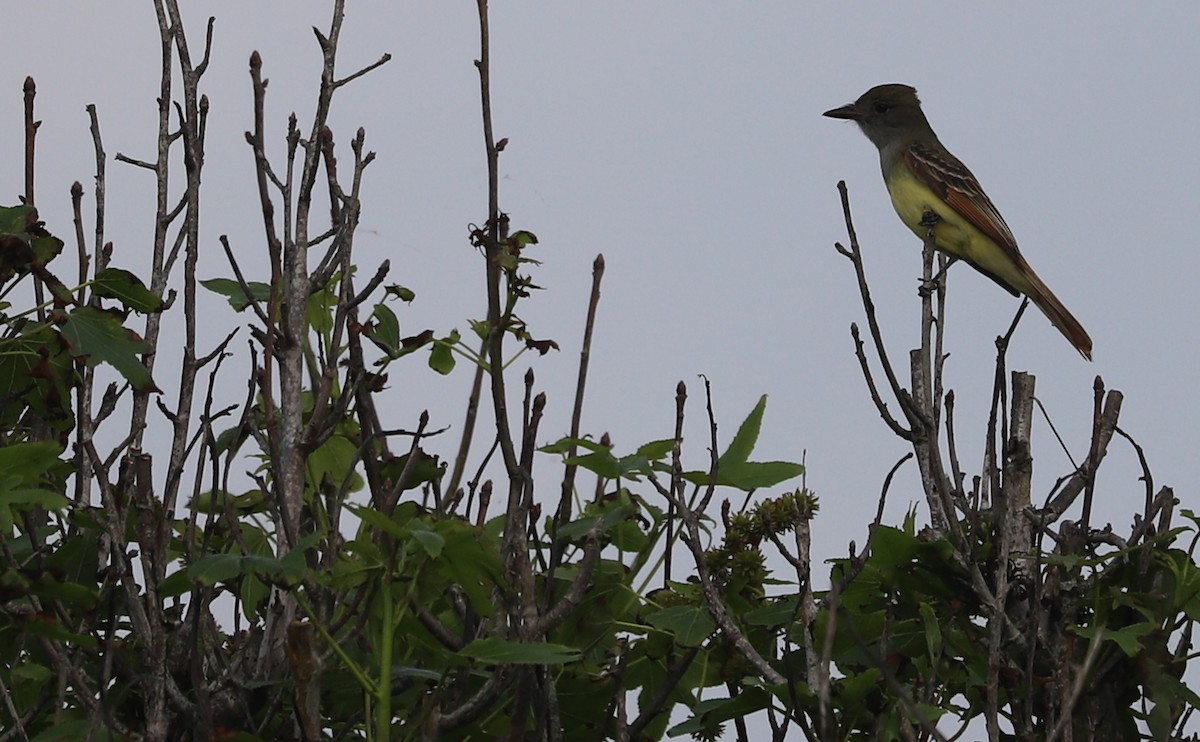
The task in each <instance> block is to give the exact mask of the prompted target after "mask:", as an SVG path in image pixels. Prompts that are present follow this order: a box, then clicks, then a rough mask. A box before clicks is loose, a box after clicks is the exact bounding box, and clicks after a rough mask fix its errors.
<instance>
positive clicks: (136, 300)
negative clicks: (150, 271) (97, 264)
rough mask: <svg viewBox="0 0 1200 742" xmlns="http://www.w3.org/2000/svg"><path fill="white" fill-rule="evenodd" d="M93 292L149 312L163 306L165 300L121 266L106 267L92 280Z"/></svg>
mask: <svg viewBox="0 0 1200 742" xmlns="http://www.w3.org/2000/svg"><path fill="white" fill-rule="evenodd" d="M92 292H93V293H94V294H95V295H96V296H99V297H103V298H105V299H116V300H117V301H119V302H121V304H123V305H124V306H125V308H126V309H132V310H133V311H135V312H141V313H142V314H149V313H150V312H157V311H159V310H161V309H162V308H163V300H162V299H160V298H159V297H157V296H155V295H154V292H153V291H151V290H150V289H148V288H146V285H145V284H143V283H142V281H141V279H139V278H138V277H137V276H135V275H133V274H132V273H130V272H129V271H126V270H121V269H120V268H105V269H104V270H102V271H100V273H99V274H98V275H97V276H96V277H95V278H94V279H93V280H92Z"/></svg>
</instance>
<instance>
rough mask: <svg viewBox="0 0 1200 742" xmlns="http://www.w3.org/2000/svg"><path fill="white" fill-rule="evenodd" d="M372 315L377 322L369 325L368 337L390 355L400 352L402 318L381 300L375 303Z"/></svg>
mask: <svg viewBox="0 0 1200 742" xmlns="http://www.w3.org/2000/svg"><path fill="white" fill-rule="evenodd" d="M371 317H373V318H374V319H375V322H374V323H372V324H369V325H367V337H368V338H370V339H371V340H372V341H373V342H374V343H375V344H376V345H378V346H379V348H380V350H382V351H383V352H384V353H387V354H388V355H389V356H393V355H395V354H397V353H399V352H400V320H399V319H398V318H397V317H396V313H395V312H393V311H392V310H391V309H389V308H388V307H387V305H386V304H383V303H382V302H381V303H379V304H376V305H375V309H374V310H372V312H371Z"/></svg>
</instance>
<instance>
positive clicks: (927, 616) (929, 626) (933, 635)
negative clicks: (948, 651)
mask: <svg viewBox="0 0 1200 742" xmlns="http://www.w3.org/2000/svg"><path fill="white" fill-rule="evenodd" d="M920 610H921V621H922V623H924V624H925V646H926V648H927V649H928V650H929V658H930V659H931V660H933V661H934V662H935V663H936V662H937V659H938V658H939V657H941V655H942V626H941V624H940V623H939V622H938V619H937V616H936V615H935V614H934V612H933V607H932V606H930V605H929V604H928V603H921V609H920Z"/></svg>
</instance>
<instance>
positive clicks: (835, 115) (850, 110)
mask: <svg viewBox="0 0 1200 742" xmlns="http://www.w3.org/2000/svg"><path fill="white" fill-rule="evenodd" d="M821 115H822V116H828V117H829V118H831V119H847V120H849V121H861V120H862V114H861V113H859V112H858V109H857V108H855V107H854V104H853V103H847V104H846V105H844V106H842V107H841V108H834V109H832V110H829V111H826V112H825V113H823V114H821Z"/></svg>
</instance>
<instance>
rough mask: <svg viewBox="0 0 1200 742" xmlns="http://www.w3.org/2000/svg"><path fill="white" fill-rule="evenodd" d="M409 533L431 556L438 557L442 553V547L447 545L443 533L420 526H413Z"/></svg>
mask: <svg viewBox="0 0 1200 742" xmlns="http://www.w3.org/2000/svg"><path fill="white" fill-rule="evenodd" d="M408 533H409V535H410V536H412V538H413V540H415V541H416V542H417V543H418V544H420V545H421V548H422V549H424V550H425V553H426V554H428V555H429V556H431V557H433V558H435V559H436V558H437V557H439V556H441V555H442V548H443V547H444V546H445V545H446V539H444V538H442V536H441V534H439V533H435V532H433V531H426V530H423V529H418V528H413V529H411V530H410V531H409V532H408Z"/></svg>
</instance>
